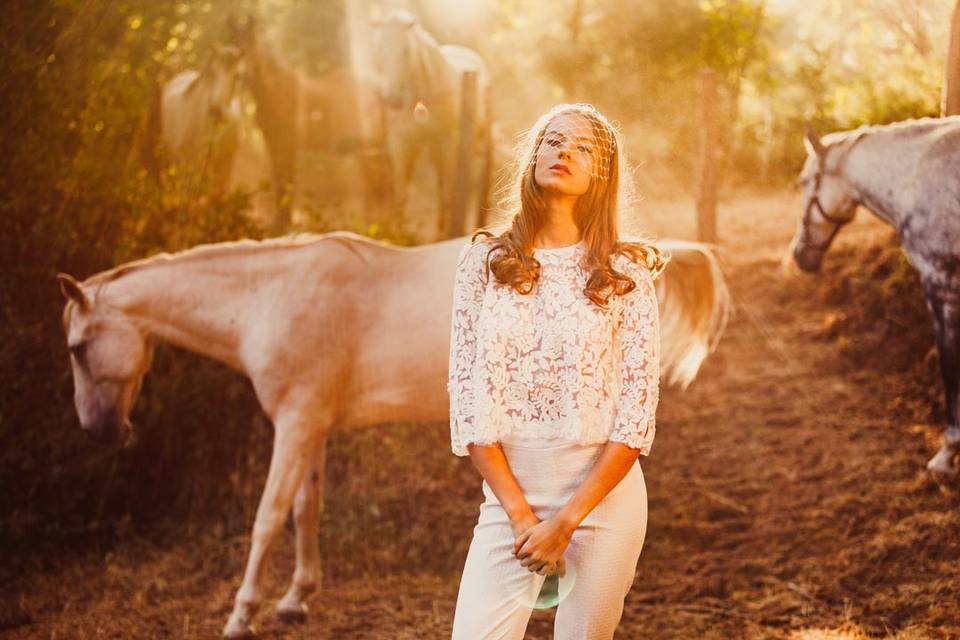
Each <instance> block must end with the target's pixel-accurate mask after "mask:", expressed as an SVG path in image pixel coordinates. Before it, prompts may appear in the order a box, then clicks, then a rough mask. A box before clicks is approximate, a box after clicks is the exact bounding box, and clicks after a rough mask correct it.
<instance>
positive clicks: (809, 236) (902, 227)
mask: <svg viewBox="0 0 960 640" xmlns="http://www.w3.org/2000/svg"><path fill="white" fill-rule="evenodd" d="M805 143H806V146H807V161H806V164H805V165H804V167H803V171H802V172H801V174H800V182H801V184H803V186H804V214H803V218H802V220H801V221H800V224H799V226H798V228H797V232H796V235H795V236H794V238H793V240H792V242H791V244H790V250H791V252H792V254H793V257H794V259H795V261H796V263H797V265H799V266H800V268H802V269H803V270H805V271H816V270H818V269H819V268H820V263H821V261H822V260H823V255H824V253H825V252H826V251H827V249H828V248H829V246H830V243H831V242H832V241H833V238H834V237H835V236H836V234H837V232H838V231H839V230H840V228H841V227H843V226H844V225H845V224H847V223H849V222H850V221H851V220H853V217H854V215H855V214H856V209H857V205H861V204H862V205H863V206H865V207H866V208H867V209H869V210H870V211H871V212H872V213H873V214H874V215H876V216H877V217H878V218H880V219H881V220H883V221H884V222H886V223H888V224H890V225H891V226H892V227H894V228H895V229H896V230H897V232H898V233H899V235H900V241H901V242H902V244H903V249H904V251H905V252H906V254H907V257H908V258H909V260H910V262H911V264H913V266H914V267H916V269H917V271H919V272H920V279H921V281H922V282H923V293H924V298H925V300H926V304H927V309H928V310H929V311H930V313H931V315H932V316H933V326H934V331H935V333H936V338H937V349H938V353H939V356H940V372H941V375H942V378H943V388H944V394H945V400H946V425H945V432H944V439H943V445H942V446H941V447H940V450H939V451H938V452H937V453H936V455H934V456H933V458H931V459H930V461H929V462H928V463H927V469H928V470H929V471H930V472H931V474H933V476H934V477H935V478H936V479H938V480H949V479H955V478H956V477H957V474H958V463H957V461H956V458H957V455H958V454H960V415H958V404H960V181H958V179H957V178H958V175H960V116H954V117H949V118H936V119H934V118H925V119H921V120H910V121H906V122H899V123H895V124H890V125H882V126H864V127H860V128H859V129H856V130H854V131H841V132H835V133H831V134H829V135H827V136H824V138H823V139H822V140H821V139H819V138H817V137H816V136H815V135H813V134H812V132H810V131H809V130H808V131H807V136H806V139H805Z"/></svg>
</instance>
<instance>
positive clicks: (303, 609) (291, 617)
mask: <svg viewBox="0 0 960 640" xmlns="http://www.w3.org/2000/svg"><path fill="white" fill-rule="evenodd" d="M277 618H278V619H279V620H280V622H282V623H283V624H303V623H304V622H306V621H307V605H306V604H301V605H300V606H299V607H296V608H287V607H284V608H282V609H281V608H277Z"/></svg>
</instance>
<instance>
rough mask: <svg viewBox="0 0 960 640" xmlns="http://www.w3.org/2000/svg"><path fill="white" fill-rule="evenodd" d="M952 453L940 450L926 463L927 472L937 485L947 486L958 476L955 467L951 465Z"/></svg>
mask: <svg viewBox="0 0 960 640" xmlns="http://www.w3.org/2000/svg"><path fill="white" fill-rule="evenodd" d="M954 455H955V454H954V453H953V452H951V451H944V450H943V449H941V450H940V451H939V452H937V455H935V456H933V457H932V458H930V461H929V462H928V463H927V472H928V473H929V474H930V476H931V477H932V478H933V479H934V480H935V481H936V482H937V483H938V484H948V483H951V482H953V481H955V480H956V479H957V476H958V475H960V473H958V471H957V465H955V464H953V457H954Z"/></svg>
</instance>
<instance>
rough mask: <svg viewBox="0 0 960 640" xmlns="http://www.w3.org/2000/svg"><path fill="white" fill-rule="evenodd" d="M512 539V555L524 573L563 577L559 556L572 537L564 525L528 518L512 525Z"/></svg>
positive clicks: (558, 521) (555, 521)
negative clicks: (524, 570) (522, 567)
mask: <svg viewBox="0 0 960 640" xmlns="http://www.w3.org/2000/svg"><path fill="white" fill-rule="evenodd" d="M518 531H519V534H518ZM514 535H515V536H516V540H515V541H514V543H513V555H514V557H516V558H517V559H518V560H520V564H521V565H523V566H524V567H525V568H526V569H527V570H528V571H530V572H532V573H538V574H540V575H542V576H547V575H550V574H552V573H554V572H556V573H559V574H560V577H563V576H564V575H566V562H565V561H564V558H563V552H564V551H566V550H567V546H568V545H569V544H570V539H571V538H572V537H573V531H572V530H571V529H570V528H569V527H568V526H567V525H566V524H564V523H563V522H561V521H560V520H558V519H557V518H548V519H546V520H543V521H541V520H540V519H539V518H537V517H536V516H535V515H533V514H531V515H530V516H529V517H528V518H527V519H525V520H524V521H522V522H519V523H517V524H516V525H514Z"/></svg>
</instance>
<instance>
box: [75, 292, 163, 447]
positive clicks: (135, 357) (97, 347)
mask: <svg viewBox="0 0 960 640" xmlns="http://www.w3.org/2000/svg"><path fill="white" fill-rule="evenodd" d="M57 279H58V280H59V282H60V290H61V291H62V292H63V295H64V297H65V298H66V299H67V305H66V307H65V308H64V311H63V328H64V332H65V333H66V337H67V348H68V349H69V351H70V366H71V369H72V371H73V386H74V393H73V400H74V405H75V406H76V409H77V416H78V417H79V419H80V426H81V427H82V428H83V430H84V431H86V432H87V433H88V434H90V435H91V436H92V437H93V438H94V439H95V440H97V441H99V442H102V443H104V444H110V445H117V444H119V445H129V444H130V443H131V442H132V436H133V425H132V424H131V423H130V418H129V415H130V409H131V408H132V407H133V403H134V401H135V400H136V398H137V394H138V393H139V391H140V384H141V382H142V381H143V376H144V374H146V372H147V370H148V369H149V368H150V364H151V362H152V360H153V352H154V344H153V342H152V341H151V339H150V337H149V336H148V335H147V334H146V332H145V331H144V330H143V329H142V328H141V327H138V326H137V325H136V323H135V322H134V321H133V320H132V319H131V318H129V317H128V316H126V315H124V314H123V313H121V312H120V311H118V310H117V309H114V308H111V307H109V306H108V305H98V304H96V300H95V296H91V295H90V294H89V293H88V292H87V291H85V290H84V289H85V285H82V284H81V283H79V282H77V281H76V280H75V279H74V278H73V277H72V276H70V275H68V274H65V273H60V274H57Z"/></svg>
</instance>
